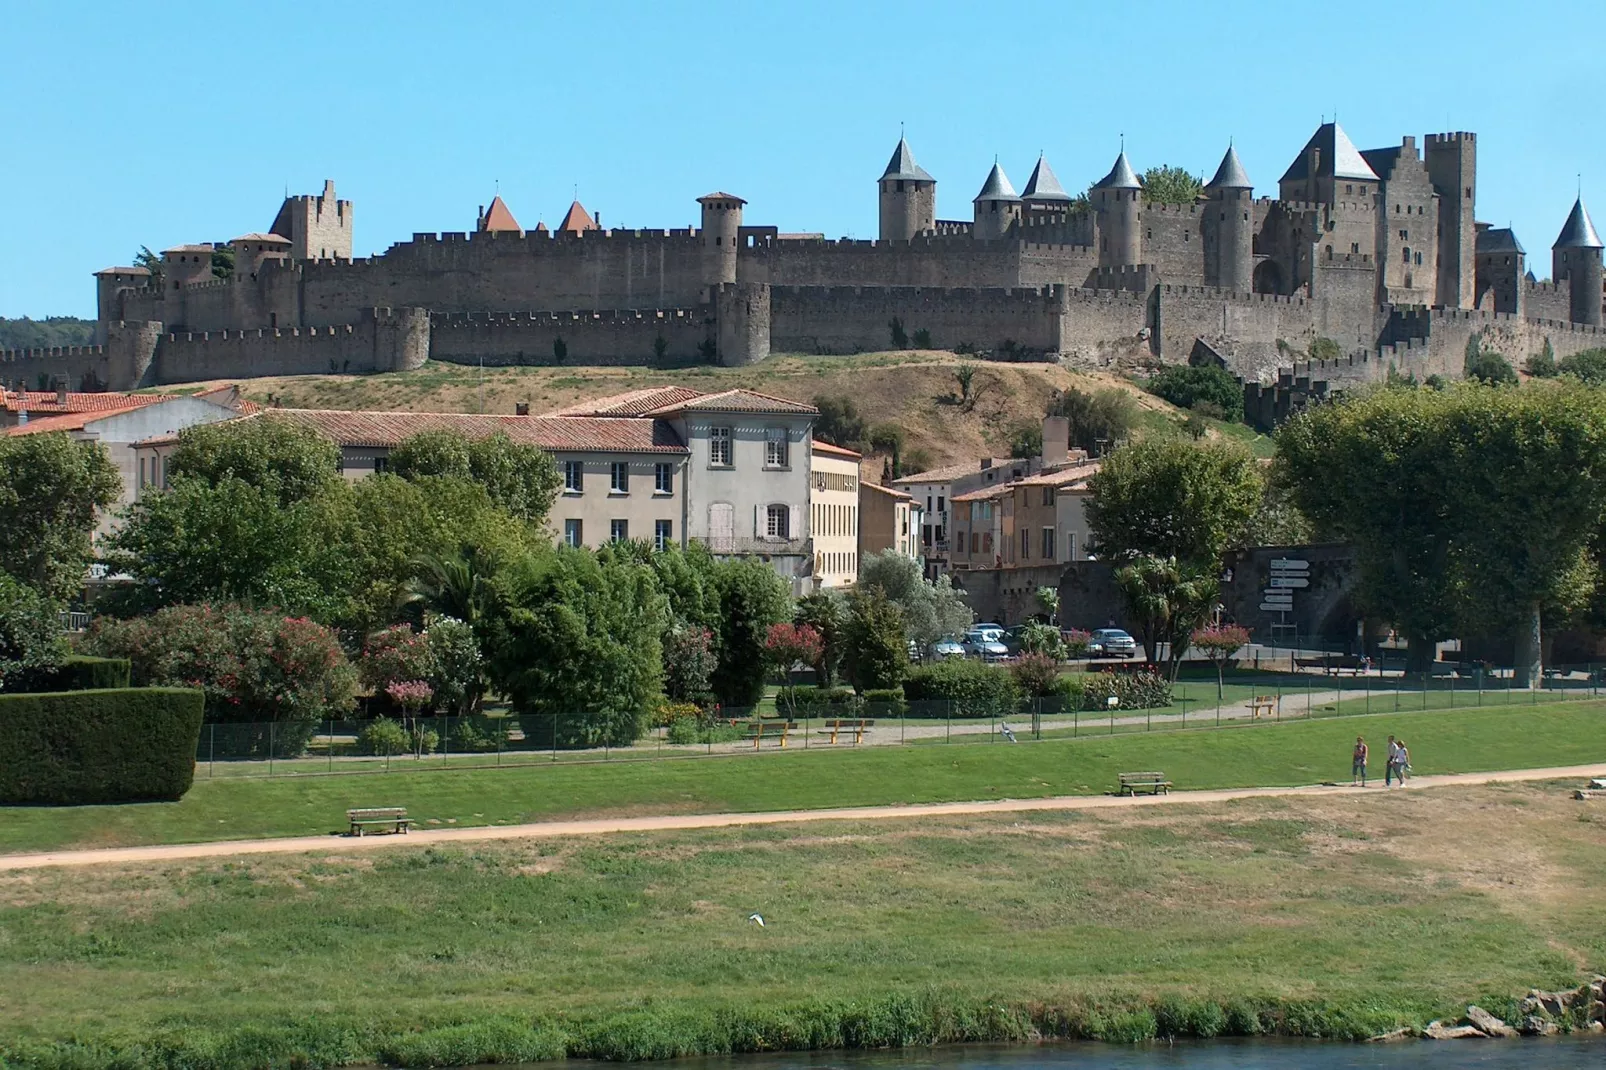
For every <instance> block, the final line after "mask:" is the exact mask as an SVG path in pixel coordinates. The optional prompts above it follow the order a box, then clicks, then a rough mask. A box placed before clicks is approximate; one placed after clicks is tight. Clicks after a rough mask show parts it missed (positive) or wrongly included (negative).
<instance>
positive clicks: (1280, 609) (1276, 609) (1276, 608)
mask: <svg viewBox="0 0 1606 1070" xmlns="http://www.w3.org/2000/svg"><path fill="white" fill-rule="evenodd" d="M1260 608H1261V609H1264V610H1266V611H1268V612H1270V613H1289V612H1292V610H1293V608H1294V607H1293V606H1284V605H1278V604H1277V603H1275V602H1262V603H1260Z"/></svg>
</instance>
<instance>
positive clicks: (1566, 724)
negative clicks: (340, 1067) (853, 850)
mask: <svg viewBox="0 0 1606 1070" xmlns="http://www.w3.org/2000/svg"><path fill="white" fill-rule="evenodd" d="M1603 729H1606V702H1602V701H1594V702H1590V701H1582V702H1572V703H1564V704H1557V705H1552V706H1540V707H1537V708H1531V707H1527V706H1516V707H1485V708H1484V709H1481V710H1456V711H1427V712H1410V713H1398V714H1396V713H1388V714H1379V715H1377V716H1374V717H1370V718H1345V719H1342V720H1333V719H1329V720H1321V719H1316V720H1312V721H1298V722H1293V723H1288V722H1285V723H1282V724H1264V723H1262V724H1259V725H1254V726H1250V725H1245V726H1242V727H1238V728H1224V729H1219V730H1217V729H1209V730H1197V731H1170V732H1162V731H1156V732H1152V733H1143V734H1116V735H1112V736H1098V735H1091V736H1082V737H1080V738H1077V739H1068V740H1045V741H1043V742H1040V743H1032V744H1025V745H1019V746H1008V745H1003V744H996V745H983V744H978V745H973V746H950V747H942V746H933V747H876V748H863V749H859V750H854V751H845V752H844V751H841V750H828V749H825V748H815V749H812V750H795V749H794V750H789V751H786V752H778V751H765V752H762V753H758V754H753V753H749V754H745V755H732V756H729V757H722V758H721V757H716V758H688V759H684V760H678V761H677V760H666V761H658V762H647V761H644V762H616V763H612V764H605V763H600V762H599V763H594V764H576V763H557V764H555V765H552V766H542V765H535V766H524V767H517V768H507V769H472V770H441V769H428V768H426V769H418V770H416V771H415V770H406V769H405V766H406V765H407V763H406V762H400V763H397V765H396V766H394V767H393V768H394V769H395V771H393V772H390V773H372V774H354V775H335V776H306V777H294V778H279V779H268V778H263V779H243V778H231V779H221V778H220V779H218V780H213V781H204V780H203V781H198V782H197V783H196V785H195V787H194V788H192V789H191V790H190V792H189V794H188V795H186V796H185V798H184V799H183V800H181V801H179V802H176V803H150V804H139V805H126V806H81V807H65V808H43V807H41V808H18V807H13V808H0V852H15V851H38V850H47V849H52V848H61V847H101V846H123V845H132V844H152V843H181V842H197V841H206V840H222V839H246V838H254V837H272V836H305V835H318V834H322V833H329V832H333V831H336V830H338V829H340V828H341V826H342V824H343V818H344V814H345V811H346V809H347V808H348V807H353V806H406V807H407V808H408V810H409V812H410V813H411V815H412V816H413V818H414V819H415V820H417V821H418V822H420V823H421V824H423V825H425V826H429V827H435V826H450V825H460V826H468V825H489V824H513V823H519V822H526V821H537V820H544V819H556V818H566V817H579V816H603V815H629V814H650V813H709V812H720V811H756V810H786V809H801V808H818V807H828V806H847V805H874V804H885V803H900V802H908V803H917V802H948V801H956V800H971V799H993V798H1016V799H1019V798H1040V797H1045V796H1050V795H1071V794H1099V793H1102V792H1105V791H1108V790H1110V789H1111V788H1113V787H1114V786H1115V783H1116V774H1117V773H1119V772H1122V771H1124V770H1132V769H1160V770H1163V771H1165V772H1166V773H1167V775H1168V776H1169V777H1170V778H1171V779H1172V780H1173V781H1174V782H1175V783H1176V784H1177V786H1178V788H1179V789H1184V790H1185V789H1190V788H1224V787H1243V786H1249V785H1285V784H1309V783H1317V782H1320V781H1324V780H1341V779H1343V778H1344V777H1345V776H1347V775H1348V773H1349V753H1350V744H1351V743H1352V742H1353V740H1354V738H1355V735H1356V734H1357V733H1358V732H1360V733H1365V734H1366V735H1367V736H1368V738H1370V739H1371V740H1372V741H1373V742H1374V743H1376V744H1380V743H1381V741H1382V739H1383V737H1384V736H1385V735H1387V734H1389V733H1394V734H1396V735H1400V736H1403V737H1405V738H1406V739H1408V740H1409V741H1410V743H1411V754H1412V760H1413V763H1414V765H1415V767H1416V769H1417V771H1418V772H1420V773H1448V772H1475V771H1479V770H1488V769H1507V768H1525V767H1541V766H1550V765H1569V764H1577V763H1582V762H1590V761H1606V731H1603Z"/></svg>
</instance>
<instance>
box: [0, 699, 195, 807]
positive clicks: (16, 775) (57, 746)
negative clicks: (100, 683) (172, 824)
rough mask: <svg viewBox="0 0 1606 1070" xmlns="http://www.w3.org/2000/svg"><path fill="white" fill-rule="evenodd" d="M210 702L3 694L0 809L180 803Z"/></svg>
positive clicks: (0, 703)
mask: <svg viewBox="0 0 1606 1070" xmlns="http://www.w3.org/2000/svg"><path fill="white" fill-rule="evenodd" d="M205 701H206V700H205V696H204V695H203V694H202V693H201V692H200V691H195V690H188V689H181V688H120V689H116V690H105V691H70V692H59V693H55V694H44V695H3V696H0V803H6V804H19V803H22V804H36V803H51V804H68V805H71V804H80V803H118V802H141V801H153V800H175V799H180V798H182V797H183V796H184V793H185V792H186V791H188V790H189V789H190V784H191V783H192V782H193V780H194V777H195V749H196V745H197V743H199V741H200V737H201V718H202V716H203V713H204V710H205Z"/></svg>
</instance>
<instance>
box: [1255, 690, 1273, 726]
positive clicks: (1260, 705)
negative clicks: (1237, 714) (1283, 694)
mask: <svg viewBox="0 0 1606 1070" xmlns="http://www.w3.org/2000/svg"><path fill="white" fill-rule="evenodd" d="M1276 709H1277V696H1276V695H1256V696H1255V697H1254V698H1253V699H1250V701H1249V716H1250V718H1251V719H1253V720H1257V721H1258V720H1259V719H1260V715H1261V714H1262V713H1264V714H1265V715H1266V716H1267V717H1270V716H1271V715H1272V713H1273V712H1275V711H1276Z"/></svg>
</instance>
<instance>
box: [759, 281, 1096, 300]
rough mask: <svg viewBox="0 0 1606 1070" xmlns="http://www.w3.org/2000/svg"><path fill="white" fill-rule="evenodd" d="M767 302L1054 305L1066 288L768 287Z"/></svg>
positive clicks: (1053, 284)
mask: <svg viewBox="0 0 1606 1070" xmlns="http://www.w3.org/2000/svg"><path fill="white" fill-rule="evenodd" d="M770 291H771V294H772V297H771V300H772V301H773V300H779V299H782V298H808V299H810V300H813V301H822V302H831V301H855V300H858V299H860V298H863V297H866V296H872V295H873V296H875V297H876V298H877V299H880V300H885V301H888V302H909V303H918V302H920V301H922V300H943V301H952V302H956V303H973V304H977V305H981V304H985V303H1013V304H1039V303H1042V304H1054V303H1057V302H1059V301H1061V300H1063V298H1064V297H1065V295H1066V293H1068V292H1069V288H1068V287H1066V286H1064V285H1062V284H1060V283H1052V284H1050V285H1047V286H1042V287H1008V286H994V287H971V286H772V287H771V288H770Z"/></svg>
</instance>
